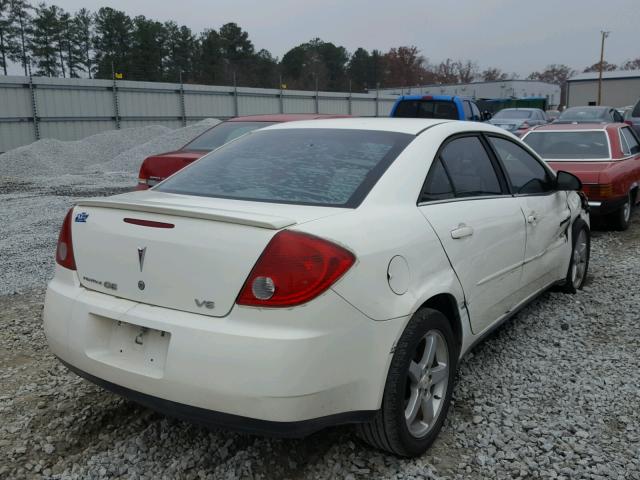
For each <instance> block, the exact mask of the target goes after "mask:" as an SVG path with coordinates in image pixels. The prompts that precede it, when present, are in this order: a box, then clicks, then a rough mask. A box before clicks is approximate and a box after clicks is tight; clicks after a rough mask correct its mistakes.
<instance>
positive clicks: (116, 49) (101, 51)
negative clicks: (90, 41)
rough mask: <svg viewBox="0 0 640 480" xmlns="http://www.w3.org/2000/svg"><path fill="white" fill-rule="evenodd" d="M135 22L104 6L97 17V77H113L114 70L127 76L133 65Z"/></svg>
mask: <svg viewBox="0 0 640 480" xmlns="http://www.w3.org/2000/svg"><path fill="white" fill-rule="evenodd" d="M132 44H133V22H132V20H131V18H129V16H128V15H127V14H126V13H124V12H121V11H119V10H114V9H113V8H111V7H102V8H101V9H100V10H98V13H97V15H96V17H95V36H94V51H95V59H94V61H95V64H96V75H95V76H96V77H97V78H112V75H113V71H114V70H115V71H116V72H119V73H123V74H124V75H125V78H127V74H128V72H129V71H130V66H131V63H130V62H131V45H132Z"/></svg>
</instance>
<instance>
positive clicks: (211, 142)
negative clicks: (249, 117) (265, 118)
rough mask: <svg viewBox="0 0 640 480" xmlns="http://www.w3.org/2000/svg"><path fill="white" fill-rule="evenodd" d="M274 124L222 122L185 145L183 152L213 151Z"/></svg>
mask: <svg viewBox="0 0 640 480" xmlns="http://www.w3.org/2000/svg"><path fill="white" fill-rule="evenodd" d="M273 123H274V122H223V123H220V124H219V125H216V126H215V127H213V128H212V129H210V130H207V131H206V132H204V133H203V134H202V135H200V136H199V137H196V138H195V139H194V140H193V141H192V142H191V143H188V144H186V145H185V146H184V147H183V148H184V149H185V150H208V151H210V150H215V149H216V148H218V147H219V146H221V145H224V144H225V143H227V142H230V141H231V140H233V139H235V138H238V137H240V136H242V135H244V134H245V133H249V132H252V131H253V130H256V129H258V128H264V127H268V126H269V125H273Z"/></svg>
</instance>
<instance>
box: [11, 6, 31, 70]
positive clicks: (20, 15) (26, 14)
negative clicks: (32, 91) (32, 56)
mask: <svg viewBox="0 0 640 480" xmlns="http://www.w3.org/2000/svg"><path fill="white" fill-rule="evenodd" d="M30 10H33V7H32V6H31V5H30V4H29V3H28V2H27V1H26V0H9V11H10V18H11V25H12V26H13V28H14V29H15V30H16V32H17V33H16V35H17V37H18V41H19V46H17V47H16V48H15V49H13V50H10V51H9V54H8V57H9V60H11V61H13V62H17V63H20V64H22V68H24V75H25V77H26V76H28V75H29V57H28V52H27V44H28V42H29V39H30V35H31V31H32V28H31V13H30Z"/></svg>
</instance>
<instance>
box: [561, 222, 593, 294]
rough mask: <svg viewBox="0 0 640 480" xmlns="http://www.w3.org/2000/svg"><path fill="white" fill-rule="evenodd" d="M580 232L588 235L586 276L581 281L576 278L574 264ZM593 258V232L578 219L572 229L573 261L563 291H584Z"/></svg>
mask: <svg viewBox="0 0 640 480" xmlns="http://www.w3.org/2000/svg"><path fill="white" fill-rule="evenodd" d="M580 232H584V233H585V235H586V259H585V262H584V274H583V275H582V276H581V278H580V279H579V280H577V279H576V278H575V277H574V268H573V267H574V264H575V261H576V247H577V243H578V238H580ZM590 258H591V231H590V230H589V226H588V225H587V224H586V223H585V222H584V221H583V220H582V219H580V218H579V219H577V220H576V221H575V222H574V224H573V227H572V228H571V260H570V261H569V269H568V270H567V276H566V277H565V280H564V283H563V284H562V291H563V292H565V293H576V292H577V291H578V290H580V289H582V287H583V286H584V283H585V281H586V280H587V275H588V273H589V259H590Z"/></svg>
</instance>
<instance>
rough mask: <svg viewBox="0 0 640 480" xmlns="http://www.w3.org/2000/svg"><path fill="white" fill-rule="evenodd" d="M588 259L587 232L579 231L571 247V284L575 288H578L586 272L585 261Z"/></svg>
mask: <svg viewBox="0 0 640 480" xmlns="http://www.w3.org/2000/svg"><path fill="white" fill-rule="evenodd" d="M588 257H589V250H588V240H587V232H586V230H585V229H582V230H580V233H579V234H578V238H577V239H576V244H575V246H574V247H573V265H572V267H571V283H572V284H573V286H574V287H575V288H579V287H580V285H581V284H582V281H583V280H584V276H585V273H586V272H587V261H588V259H589V258H588Z"/></svg>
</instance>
